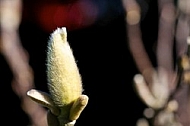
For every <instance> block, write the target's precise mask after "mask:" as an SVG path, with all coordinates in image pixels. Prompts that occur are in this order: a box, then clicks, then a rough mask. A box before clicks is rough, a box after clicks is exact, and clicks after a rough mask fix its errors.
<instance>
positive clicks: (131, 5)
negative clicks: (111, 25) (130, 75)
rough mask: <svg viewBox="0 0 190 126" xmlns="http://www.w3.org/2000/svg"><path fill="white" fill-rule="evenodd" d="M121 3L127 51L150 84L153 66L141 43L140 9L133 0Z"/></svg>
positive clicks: (125, 0) (124, 0)
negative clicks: (124, 17)
mask: <svg viewBox="0 0 190 126" xmlns="http://www.w3.org/2000/svg"><path fill="white" fill-rule="evenodd" d="M122 2H123V7H124V9H125V12H126V30H127V34H128V35H127V36H128V45H129V49H130V51H131V54H132V56H133V58H134V60H135V63H136V66H137V68H138V70H139V71H140V73H142V74H143V76H144V78H145V80H146V81H148V83H149V84H150V83H152V79H151V78H152V77H151V74H152V72H153V66H152V64H151V61H150V59H149V57H148V54H147V52H146V50H145V48H144V46H143V42H142V34H141V29H140V21H141V15H140V12H141V10H140V7H139V5H138V4H137V3H136V1H135V0H123V1H122Z"/></svg>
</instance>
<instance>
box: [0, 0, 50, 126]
mask: <svg viewBox="0 0 190 126" xmlns="http://www.w3.org/2000/svg"><path fill="white" fill-rule="evenodd" d="M21 12H22V1H21V0H1V1H0V15H1V18H0V26H1V34H0V36H1V37H0V38H1V41H0V42H1V43H0V44H1V53H2V54H3V56H4V57H5V59H6V61H7V63H8V64H9V66H10V68H11V70H12V73H13V81H12V88H13V90H14V91H15V94H16V95H18V97H19V98H20V100H21V107H22V109H23V110H24V111H25V112H26V114H28V116H29V118H30V120H31V123H32V125H35V126H46V125H47V124H46V111H45V109H44V108H42V107H41V106H39V105H38V104H37V103H35V102H33V101H32V100H31V99H30V98H28V97H27V96H26V92H27V91H28V90H30V89H31V88H34V87H35V85H34V82H33V79H34V77H33V71H32V68H31V67H30V65H29V55H28V54H27V51H26V50H25V49H24V48H23V47H22V44H21V41H20V37H19V33H18V28H19V25H20V21H21V15H22V13H21Z"/></svg>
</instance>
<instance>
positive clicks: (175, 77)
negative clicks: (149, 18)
mask: <svg viewBox="0 0 190 126" xmlns="http://www.w3.org/2000/svg"><path fill="white" fill-rule="evenodd" d="M188 3H189V1H187V0H182V1H180V0H179V1H178V4H177V6H174V1H172V0H158V4H157V5H158V12H159V13H158V14H159V15H158V16H159V24H158V40H157V51H156V56H157V69H156V70H155V69H154V68H153V66H152V64H151V62H150V59H149V58H148V55H147V53H146V50H145V49H144V47H143V41H142V36H141V35H142V34H141V29H140V27H139V24H140V21H141V20H140V17H141V15H140V8H139V6H138V4H137V2H136V0H123V7H124V9H125V11H126V31H127V37H128V44H129V49H130V51H131V54H132V56H133V58H134V61H135V63H136V66H137V68H138V70H139V72H140V74H137V75H135V77H134V84H135V89H136V91H137V94H138V95H139V96H140V98H141V99H142V101H143V102H144V103H145V104H146V105H147V106H148V107H150V108H151V109H153V111H155V112H154V113H155V114H154V115H153V116H151V118H152V119H153V122H152V121H151V125H154V126H166V125H167V126H173V125H176V126H182V125H183V126H188V125H189V123H190V122H189V117H190V111H189V110H190V109H189V108H190V106H189V103H190V102H189V86H188V84H189V78H190V74H189V70H190V69H189V66H190V65H189V64H190V61H189V52H187V51H188V49H187V43H188V42H187V41H186V40H187V36H188V35H189V30H190V20H189V15H190V11H189V10H190V9H189V6H190V3H189V4H188ZM176 7H177V8H176ZM176 9H178V10H179V12H178V16H177V13H176ZM176 20H177V22H176ZM176 24H177V28H176ZM175 30H176V31H175ZM175 33H176V53H177V58H179V59H181V60H180V61H179V62H176V63H175V60H174V53H173V50H174V38H175ZM189 47H190V46H189ZM174 65H176V66H174ZM146 71H149V72H146ZM147 73H148V74H147ZM184 84H187V85H184ZM173 103H175V104H173ZM179 103H180V104H179ZM176 105H177V106H178V107H175V106H176ZM174 108H175V109H174ZM145 117H147V119H148V118H149V117H148V116H146V115H145ZM142 122H143V123H142ZM145 122H146V121H145ZM137 123H138V124H137V125H138V126H141V125H143V124H145V123H144V121H140V120H139V121H138V122H137ZM146 125H148V124H146Z"/></svg>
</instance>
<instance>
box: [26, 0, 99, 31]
mask: <svg viewBox="0 0 190 126" xmlns="http://www.w3.org/2000/svg"><path fill="white" fill-rule="evenodd" d="M97 15H98V8H97V5H96V4H95V3H93V2H92V1H89V0H72V1H69V2H59V1H54V2H52V1H39V2H27V3H26V4H25V5H24V6H23V20H32V21H34V22H35V23H37V24H39V25H40V27H41V28H43V29H44V30H46V31H48V32H52V31H53V30H54V29H56V28H57V27H62V26H64V27H67V29H68V30H75V29H80V28H84V27H86V26H89V25H91V24H93V23H94V22H95V21H96V19H97Z"/></svg>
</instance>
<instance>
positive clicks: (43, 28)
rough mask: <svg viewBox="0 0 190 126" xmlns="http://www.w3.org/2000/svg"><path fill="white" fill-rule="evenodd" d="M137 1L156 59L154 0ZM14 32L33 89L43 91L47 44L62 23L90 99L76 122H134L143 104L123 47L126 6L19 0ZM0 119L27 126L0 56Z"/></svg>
mask: <svg viewBox="0 0 190 126" xmlns="http://www.w3.org/2000/svg"><path fill="white" fill-rule="evenodd" d="M138 2H139V3H140V5H142V21H141V28H142V34H143V41H144V45H145V48H146V49H147V52H148V54H149V56H150V58H151V59H152V62H153V63H154V62H155V56H154V54H155V52H154V44H155V41H156V38H157V36H156V35H157V23H158V18H157V3H156V2H157V1H155V0H146V1H144V0H138ZM22 12H23V14H22V21H21V24H20V26H19V35H20V38H21V42H22V45H23V47H24V48H25V49H26V50H27V51H28V55H29V63H30V65H31V67H32V69H33V71H34V82H35V85H36V88H37V89H39V90H42V91H46V92H48V90H47V79H46V48H47V42H48V39H49V36H50V34H51V33H52V32H53V31H54V30H55V29H56V28H57V27H63V26H64V27H67V33H68V41H69V43H70V46H71V48H72V49H73V53H74V56H75V58H76V60H77V64H78V67H79V70H80V73H81V76H82V80H83V87H84V92H83V93H84V94H86V95H88V96H89V103H88V105H87V107H86V108H85V109H84V111H83V112H82V114H81V116H80V118H79V119H78V120H77V123H76V124H75V125H76V126H89V125H100V126H101V125H102V126H103V125H110V124H111V125H128V126H135V124H136V121H137V119H139V118H141V117H142V116H143V110H144V108H145V107H146V106H145V105H144V104H143V103H142V102H141V100H140V99H139V97H138V96H137V94H136V93H135V91H134V88H133V82H132V80H133V76H134V75H135V74H136V73H138V70H137V68H136V66H135V63H134V61H133V58H132V56H131V54H130V51H129V49H128V44H127V43H128V42H127V33H126V22H125V11H124V9H123V6H122V1H121V0H65V1H64V0H62V1H61V0H54V1H51V0H40V1H39V0H23V11H22ZM0 66H1V68H0V73H1V93H0V95H1V106H2V107H1V109H2V111H1V115H2V117H3V118H1V123H2V124H6V125H8V126H11V125H17V126H27V125H28V124H29V120H28V118H27V115H26V114H25V113H24V112H23V110H22V109H21V107H20V100H19V98H18V96H17V95H15V93H14V92H13V90H12V88H11V80H12V73H11V70H10V68H9V66H8V64H7V62H6V60H5V59H4V57H3V56H2V55H1V56H0Z"/></svg>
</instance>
